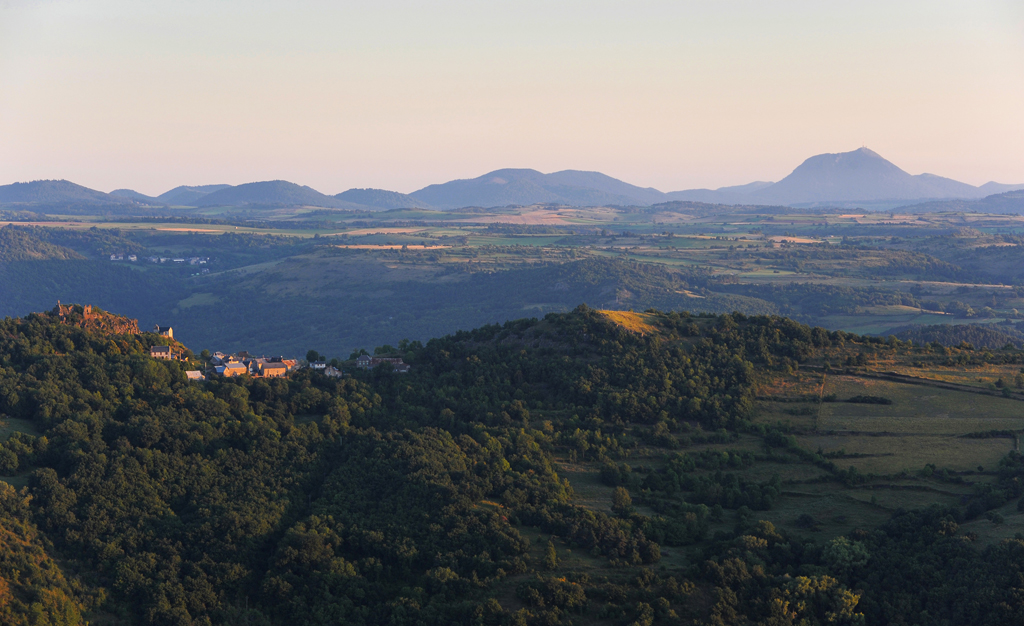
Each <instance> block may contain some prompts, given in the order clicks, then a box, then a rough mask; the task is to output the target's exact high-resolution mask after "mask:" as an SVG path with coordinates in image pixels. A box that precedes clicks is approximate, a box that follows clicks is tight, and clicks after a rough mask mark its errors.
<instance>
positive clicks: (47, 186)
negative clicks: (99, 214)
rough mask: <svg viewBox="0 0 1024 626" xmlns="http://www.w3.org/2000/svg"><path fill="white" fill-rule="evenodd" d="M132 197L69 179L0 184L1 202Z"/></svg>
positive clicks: (100, 201)
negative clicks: (85, 185)
mask: <svg viewBox="0 0 1024 626" xmlns="http://www.w3.org/2000/svg"><path fill="white" fill-rule="evenodd" d="M134 202H135V201H134V200H132V199H131V198H125V197H120V196H112V195H110V194H108V193H103V192H102V191H96V190H95V189H89V188H88V187H83V186H81V185H76V184H75V183H73V182H70V181H67V180H34V181H32V182H28V183H13V184H10V185H0V204H61V203H74V204H96V205H104V204H106V205H110V204H133V203H134Z"/></svg>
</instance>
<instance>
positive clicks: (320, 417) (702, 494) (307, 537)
mask: <svg viewBox="0 0 1024 626" xmlns="http://www.w3.org/2000/svg"><path fill="white" fill-rule="evenodd" d="M159 339H160V338H159V337H157V336H155V335H151V334H148V333H142V334H138V335H120V336H118V335H99V334H95V333H90V332H89V331H87V330H85V329H83V328H80V327H78V326H76V325H68V324H60V323H59V320H58V319H57V318H56V317H55V316H53V315H50V314H34V315H31V316H28V317H26V318H21V319H11V318H8V319H6V320H3V321H2V322H0V415H2V418H3V420H4V422H5V430H4V433H8V432H11V431H13V434H10V436H9V437H8V438H7V439H6V440H5V441H4V442H3V444H2V445H0V475H3V476H5V478H3V480H4V481H5V482H8V483H11V484H13V485H15V486H18V487H21V486H22V485H24V487H21V491H19V492H15V491H14V490H13V489H11V488H7V487H5V486H3V485H0V517H2V519H3V522H2V524H0V527H2V528H4V529H5V530H4V533H6V534H0V550H2V551H3V552H2V553H0V621H2V622H3V623H4V624H43V623H50V624H79V623H82V619H83V618H82V617H81V616H82V615H86V616H87V617H88V619H91V620H94V621H95V622H96V623H110V624H113V623H120V624H161V625H163V624H175V625H178V624H180V625H193V624H195V625H198V624H295V625H300V624H301V625H306V624H308V625H313V624H327V623H344V624H409V625H413V624H416V625H419V624H429V625H435V624H436V625H442V624H444V625H447V624H466V625H470V624H473V625H476V624H510V625H511V624H517V625H518V624H538V625H539V624H589V623H607V624H647V625H651V624H755V623H760V624H797V623H801V624H825V623H828V624H859V623H864V622H865V620H867V621H868V622H869V623H906V624H910V623H922V622H921V621H920V620H922V619H923V618H922V615H924V614H925V613H924V612H925V611H928V613H927V614H928V615H935V616H936V619H937V620H939V621H941V620H946V621H947V622H948V623H979V624H982V623H988V624H997V623H1006V620H1008V619H1012V618H1014V617H1016V618H1019V617H1020V615H1021V610H1022V604H1021V601H1020V599H1019V598H1020V597H1021V594H1020V593H1019V590H1017V589H1016V588H1015V585H1018V584H1019V583H1018V582H1016V581H1017V580H1018V579H1017V576H1018V575H1019V574H1018V572H1019V571H1020V569H1021V565H1022V564H1024V561H1022V560H1021V559H1020V554H1021V552H1022V551H1024V542H1020V541H1008V542H1004V543H1003V544H1000V545H999V546H995V547H992V548H990V549H989V550H988V552H986V553H985V554H984V557H983V558H982V556H981V554H980V552H979V550H978V549H976V548H974V547H973V546H971V545H970V544H969V543H968V542H965V541H962V540H961V537H960V536H959V535H957V532H956V520H957V519H962V514H961V513H957V512H956V511H936V510H931V511H928V512H925V513H913V514H902V513H901V514H900V515H898V516H897V518H895V519H894V520H893V521H892V522H891V523H890V524H888V525H886V526H884V527H882V528H879V529H873V530H872V529H866V530H864V531H858V533H859V534H857V535H856V536H854V537H850V538H847V537H840V538H837V539H834V540H832V541H828V542H816V541H815V540H814V539H813V538H807V537H801V536H795V535H789V534H787V533H786V532H785V531H782V530H780V529H778V528H776V527H774V526H773V525H772V524H771V523H769V522H766V521H761V518H759V517H758V516H759V515H760V512H763V511H768V510H770V509H772V507H773V506H775V504H776V503H777V501H778V499H779V498H780V496H781V492H782V482H781V480H780V478H779V476H777V475H775V476H771V475H762V476H757V477H753V476H749V475H739V474H738V473H737V472H735V471H734V470H735V469H736V468H744V467H749V465H750V464H751V463H753V462H754V461H755V460H756V459H757V458H759V456H758V455H759V454H763V455H767V456H769V457H770V458H772V459H775V461H776V462H778V463H785V462H790V461H785V459H793V461H791V462H793V463H799V462H800V461H799V459H805V460H806V461H807V462H808V463H814V464H816V465H814V467H815V468H817V470H816V471H818V472H819V473H820V472H825V473H824V474H822V476H823V478H819V479H818V480H836V481H839V480H847V481H849V480H856V476H855V474H854V473H852V472H845V471H839V470H838V469H837V468H836V467H835V466H834V465H832V464H831V463H829V462H827V461H825V460H824V459H823V458H821V457H820V455H813V454H811V453H806V454H805V453H803V452H801V451H800V450H799V449H798V448H797V447H796V445H795V443H793V441H792V438H791V437H788V436H787V435H786V433H785V432H784V431H783V430H780V429H777V428H774V427H770V428H766V427H765V426H764V425H759V424H755V423H753V422H752V421H751V420H750V418H751V416H752V413H753V412H754V411H755V405H754V399H755V391H756V387H757V385H758V384H759V382H758V381H763V380H764V377H765V376H767V375H770V373H771V372H776V371H778V372H784V371H792V370H793V369H794V368H796V367H798V366H799V364H800V363H802V362H807V361H808V360H814V359H819V358H821V357H822V356H823V355H826V354H828V355H829V356H830V358H837V357H838V356H839V355H841V354H843V351H844V350H845V351H851V352H850V354H852V353H853V352H852V351H856V352H857V353H858V354H860V353H861V352H865V353H869V354H870V353H872V351H878V350H880V351H890V350H892V349H894V346H895V345H896V344H891V343H889V344H886V343H884V342H882V341H879V340H873V339H863V338H859V337H855V336H853V335H847V334H845V333H842V332H835V333H831V332H828V331H825V330H823V329H820V328H815V329H812V328H809V327H807V326H803V325H800V324H797V323H794V322H792V321H790V320H786V319H783V318H778V317H751V318H746V317H744V316H742V315H732V316H729V315H726V316H719V317H715V316H701V317H691V316H689V315H686V314H676V313H672V314H660V313H656V312H651V313H647V314H636V313H621V312H620V313H603V312H600V311H596V310H593V309H590V308H588V307H586V306H580V307H578V308H577V309H575V310H574V311H572V312H570V313H566V314H549V315H547V316H546V317H545V318H544V319H542V320H536V319H532V320H520V321H516V322H509V323H506V324H503V325H494V326H488V327H483V328H480V329H477V330H475V331H471V332H462V333H458V334H456V335H453V336H448V337H444V338H440V339H435V340H431V341H430V342H428V343H426V344H425V345H423V344H420V343H418V342H412V343H408V342H403V343H402V344H401V345H400V346H398V347H397V348H392V347H382V348H381V349H380V352H381V353H391V354H393V355H396V356H402V358H404V359H405V360H406V362H408V363H410V364H411V365H412V371H411V373H409V374H404V375H396V374H392V373H391V372H390V371H388V368H386V367H383V368H380V369H377V370H374V371H370V372H362V371H358V370H356V371H353V375H352V376H349V377H345V378H329V377H327V376H324V375H323V374H320V373H317V372H314V371H312V370H308V369H306V370H300V371H298V372H295V373H293V374H291V375H290V376H289V377H288V378H284V379H274V380H267V379H250V378H248V377H241V378H236V379H214V380H210V381H207V382H204V383H195V382H192V383H190V382H189V381H188V380H187V379H186V377H185V375H184V372H183V369H184V368H186V367H190V365H186V364H184V363H178V362H172V361H157V360H154V359H150V358H148V357H147V356H146V352H147V349H148V347H149V346H150V345H153V344H154V343H155V342H157V341H159ZM886 353H887V352H886ZM1014 354H1015V353H1014ZM1006 358H1017V357H1016V356H1014V355H1012V354H1009V353H1008V355H1007V356H1006ZM343 365H344V364H343ZM191 366H195V365H191ZM346 369H347V368H346ZM741 435H742V436H743V437H752V438H755V439H756V440H758V441H761V442H762V443H761V446H762V447H761V448H760V449H762V450H763V453H754V452H738V453H737V452H729V451H728V450H727V449H726V448H716V449H715V450H710V449H708V450H703V449H702V450H701V451H697V450H696V448H694V446H699V445H702V444H709V443H713V444H715V445H720V444H721V445H729V444H730V442H734V441H736V440H737V438H739V437H740V436H741ZM4 436H7V435H6V434H5V435H4ZM639 447H645V448H651V449H659V448H660V449H661V450H663V452H664V459H665V461H664V462H663V463H660V464H659V465H658V466H657V467H649V468H646V469H645V468H640V467H637V468H635V470H634V469H630V468H629V467H628V466H627V465H625V464H624V463H623V460H625V459H627V458H629V457H630V455H631V454H633V453H634V452H635V451H636V450H637V449H638V448H639ZM680 449H682V450H683V451H682V452H679V450H680ZM709 450H710V451H709ZM716 450H717V451H716ZM801 454H804V456H800V455H801ZM586 463H598V464H601V466H602V468H603V469H602V470H601V478H602V481H604V482H605V484H609V485H616V488H615V490H614V494H613V496H612V506H611V508H610V509H608V508H605V507H602V506H597V505H594V504H592V503H590V502H589V501H588V500H587V499H586V498H583V497H580V494H579V493H577V487H578V486H579V483H576V482H574V480H575V479H574V480H569V479H567V476H568V475H569V474H567V471H568V469H567V468H569V467H572V466H574V465H578V464H586ZM1015 463H1016V465H1015ZM1019 466H1020V463H1019V462H1018V461H1016V460H1015V457H1011V458H1010V459H1009V461H1007V464H1006V466H1005V470H1006V471H1005V476H1001V477H1000V479H999V481H998V482H997V483H995V484H994V486H992V487H991V488H990V491H989V496H990V497H991V498H995V497H996V495H999V494H1003V493H1004V492H1003V491H999V490H1000V489H1004V490H1005V491H1006V492H1007V493H1009V492H1010V491H1012V489H1013V488H1014V487H1013V485H1016V484H1017V483H1016V482H1013V481H1018V482H1019V476H1021V475H1022V472H1021V469H1020V467H1019ZM723 470H726V471H723ZM1019 491H1020V490H1019V489H1018V493H1017V494H1016V495H1020V494H1019ZM634 498H635V500H634ZM985 502H988V500H986V501H985ZM986 506H990V505H986ZM983 508H984V507H983ZM726 510H728V511H730V513H728V515H729V520H730V521H729V522H728V523H723V521H722V520H723V518H722V516H723V515H725V513H723V511H726ZM958 515H960V516H961V517H960V518H958V517H957V516H958ZM7 529H11V530H10V531H8V530H7ZM869 531H870V532H869ZM666 548H670V549H671V550H672V552H673V555H672V556H666ZM684 554H685V555H686V556H681V555H684ZM918 559H919V560H920V563H919V561H918ZM55 562H60V563H61V564H62V567H63V573H62V572H61V571H60V569H58V568H56V567H54V565H53V563H55ZM925 563H927V566H925V565H924V564H925ZM925 567H927V568H929V571H931V572H934V576H935V577H937V578H936V579H934V580H932V579H931V578H929V581H930V582H929V583H928V585H930V586H929V587H928V589H929V590H930V593H927V594H926V593H923V592H922V585H923V584H924V583H923V582H922V581H923V580H924V578H927V577H928V576H930V574H928V573H926V572H923V571H922V568H925ZM944 568H949V571H953V569H954V568H955V571H956V572H957V573H958V574H957V576H956V577H954V576H947V577H944V576H943V572H944V571H946V570H945V569H944ZM944 585H945V586H944ZM46 620H48V621H46ZM927 621H928V623H936V622H935V621H933V620H931V618H929V620H927Z"/></svg>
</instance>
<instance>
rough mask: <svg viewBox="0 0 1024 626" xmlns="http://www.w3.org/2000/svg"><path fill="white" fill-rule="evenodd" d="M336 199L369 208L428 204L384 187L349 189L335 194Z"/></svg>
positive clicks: (381, 208)
mask: <svg viewBox="0 0 1024 626" xmlns="http://www.w3.org/2000/svg"><path fill="white" fill-rule="evenodd" d="M334 197H335V198H337V199H338V200H343V201H345V202H350V203H352V204H354V205H360V206H364V207H366V208H369V209H380V210H387V209H428V208H430V205H428V204H427V203H426V202H423V201H422V200H417V199H416V198H414V197H412V196H410V195H408V194H404V193H398V192H397V191H388V190H386V189H349V190H348V191H343V192H341V193H339V194H337V195H336V196H334Z"/></svg>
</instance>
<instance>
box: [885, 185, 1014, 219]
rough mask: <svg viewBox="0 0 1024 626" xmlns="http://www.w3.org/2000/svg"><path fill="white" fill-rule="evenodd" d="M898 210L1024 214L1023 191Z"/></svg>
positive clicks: (940, 201) (926, 203) (933, 202)
mask: <svg viewBox="0 0 1024 626" xmlns="http://www.w3.org/2000/svg"><path fill="white" fill-rule="evenodd" d="M982 187H984V185H983V186H982ZM900 210H902V211H908V212H911V213H930V212H936V211H968V212H977V213H1021V214H1024V189H1020V190H1017V191H1008V192H1006V193H1000V194H993V195H991V196H986V197H984V198H982V199H980V200H935V201H932V202H922V203H919V204H911V205H908V206H905V207H900Z"/></svg>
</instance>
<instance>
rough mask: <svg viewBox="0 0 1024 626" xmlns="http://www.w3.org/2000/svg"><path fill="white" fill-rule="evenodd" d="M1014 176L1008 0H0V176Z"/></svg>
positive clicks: (105, 186) (93, 182)
mask: <svg viewBox="0 0 1024 626" xmlns="http://www.w3.org/2000/svg"><path fill="white" fill-rule="evenodd" d="M861 146H867V147H869V148H871V149H872V150H874V151H875V152H878V153H879V154H881V155H882V156H883V157H885V158H887V159H889V160H890V161H892V162H894V163H896V164H897V165H899V166H900V167H902V168H903V169H904V170H907V171H908V172H910V173H912V174H919V173H922V172H929V173H933V174H939V175H943V176H949V177H951V178H956V179H958V180H962V181H964V182H968V183H972V184H976V185H977V184H982V183H984V182H987V181H989V180H996V181H998V182H1004V183H1024V2H1021V1H1020V0H971V1H960V0H956V1H950V0H927V1H919V0H899V1H893V0H884V1H883V0H858V1H857V2H839V1H836V0H813V1H803V0H793V1H772V0H746V1H741V0H714V1H713V0H650V1H646V0H632V1H630V2H607V1H604V0H586V1H579V2H575V1H572V2H570V1H560V0H544V1H534V0H517V1H515V2H511V1H507V0H488V1H486V2H481V1H480V0H436V1H433V2H425V1H401V0H374V1H373V2H366V1H360V2H349V1H344V0H343V1H334V2H304V1H301V0H292V1H289V2H283V1H270V0H248V1H247V2H236V1H233V0H205V1H203V2H192V1H190V0H178V1H175V2H165V1H162V0H149V1H146V2H142V1H126V0H106V1H99V0H74V1H46V0H41V1H25V0H0V184H6V183H10V182H15V181H22V182H23V181H28V180H37V179H54V178H64V179H68V180H71V181H74V182H77V183H79V184H82V185H86V186H88V187H92V188H94V189H99V190H102V191H111V190H113V189H116V188H131V189H135V190H136V191H140V192H142V193H146V194H151V195H156V194H159V193H162V192H164V191H166V190H168V189H170V188H172V187H175V186H178V185H182V184H187V185H200V184H212V183H228V184H241V183H246V182H252V181H257V180H272V179H285V180H290V181H292V182H296V183H299V184H304V185H309V186H311V187H313V188H315V189H317V190H319V191H321V192H324V193H330V194H334V193H338V192H341V191H344V190H345V189H349V188H352V187H375V188H384V189H392V190H396V191H401V192H406V193H408V192H411V191H414V190H416V189H419V188H421V187H423V186H425V185H428V184H431V183H437V182H444V181H447V180H451V179H456V178H473V177H476V176H479V175H481V174H484V173H486V172H488V171H491V170H494V169H499V168H504V167H529V168H534V169H538V170H541V171H543V172H552V171H558V170H563V169H580V170H596V171H601V172H604V173H605V174H608V175H610V176H614V177H616V178H621V179H623V180H626V181H627V182H631V183H633V184H636V185H641V186H651V187H655V188H658V189H660V190H662V191H675V190H680V189H689V188H701V187H708V188H715V187H719V186H724V185H735V184H743V183H747V182H751V181H754V180H779V179H780V178H782V177H784V176H786V175H787V174H788V173H789V172H790V171H792V169H793V168H795V167H796V166H797V165H799V164H800V163H801V162H802V161H803V160H804V159H806V158H807V157H809V156H812V155H814V154H820V153H823V152H845V151H849V150H855V149H857V148H859V147H861Z"/></svg>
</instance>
